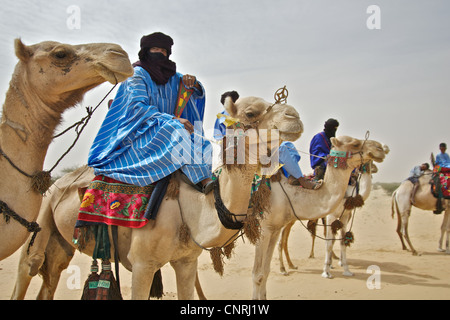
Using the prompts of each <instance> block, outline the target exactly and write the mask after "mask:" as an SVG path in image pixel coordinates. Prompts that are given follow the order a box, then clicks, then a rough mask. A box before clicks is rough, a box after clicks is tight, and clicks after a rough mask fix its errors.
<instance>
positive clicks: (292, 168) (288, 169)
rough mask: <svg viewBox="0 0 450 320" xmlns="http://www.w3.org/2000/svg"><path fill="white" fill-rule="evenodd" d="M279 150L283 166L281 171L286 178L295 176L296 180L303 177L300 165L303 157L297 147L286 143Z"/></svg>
mask: <svg viewBox="0 0 450 320" xmlns="http://www.w3.org/2000/svg"><path fill="white" fill-rule="evenodd" d="M279 150H280V154H279V157H280V158H279V159H280V163H282V164H283V167H282V168H281V169H282V170H283V173H284V175H285V176H286V178H288V177H289V176H293V177H294V178H296V179H298V178H301V177H303V173H302V170H301V169H300V166H299V164H298V162H299V161H300V159H301V157H300V154H299V153H298V151H297V148H295V145H294V144H293V143H292V142H289V141H284V142H282V143H281V144H280V149H279Z"/></svg>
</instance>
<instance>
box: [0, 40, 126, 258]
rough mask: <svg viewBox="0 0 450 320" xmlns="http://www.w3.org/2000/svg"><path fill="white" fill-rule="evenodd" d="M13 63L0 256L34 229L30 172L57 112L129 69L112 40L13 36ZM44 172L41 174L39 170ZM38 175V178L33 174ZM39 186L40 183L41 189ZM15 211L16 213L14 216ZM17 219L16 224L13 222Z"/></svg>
mask: <svg viewBox="0 0 450 320" xmlns="http://www.w3.org/2000/svg"><path fill="white" fill-rule="evenodd" d="M15 53H16V56H17V58H19V62H18V63H17V65H16V68H15V70H14V73H13V75H12V79H11V82H10V86H9V89H8V91H7V93H6V100H5V103H4V105H3V112H2V118H1V124H0V151H1V156H0V171H1V172H2V182H1V183H0V194H1V197H0V200H1V202H0V206H1V212H2V213H3V215H4V219H3V217H2V219H0V260H2V259H5V258H6V257H8V256H9V255H11V254H12V253H14V252H15V251H16V250H17V249H18V248H19V247H20V246H21V245H22V244H23V243H24V242H25V241H26V239H27V237H28V235H29V231H37V230H38V229H37V227H38V226H37V225H36V224H35V223H33V222H34V221H35V220H36V218H37V215H38V213H39V207H40V205H41V201H42V194H41V193H42V192H43V191H45V190H39V188H33V187H32V181H34V182H36V180H35V179H32V178H30V177H31V176H35V177H39V176H40V177H42V176H43V175H42V169H43V164H44V159H45V156H46V153H47V149H48V146H49V144H50V143H51V142H52V139H53V135H54V131H55V128H56V127H57V126H58V124H59V123H60V121H61V117H62V113H63V112H64V111H65V110H66V109H68V108H70V107H72V106H74V105H76V104H77V103H78V102H80V101H81V100H82V98H83V96H84V94H85V93H86V92H87V91H88V90H90V89H93V88H94V87H96V86H98V85H100V84H101V83H103V82H105V81H109V82H111V83H113V84H116V83H117V82H120V81H123V80H125V79H126V78H127V77H129V76H131V75H132V74H133V68H132V66H131V64H130V61H129V59H128V55H127V53H126V52H125V51H123V50H122V48H121V47H120V46H118V45H116V44H108V43H103V44H83V45H76V46H72V45H68V44H62V43H58V42H50V41H47V42H41V43H38V44H35V45H31V46H26V45H24V44H23V43H22V41H21V40H19V39H16V40H15ZM44 176H45V175H44ZM37 180H39V179H37ZM44 189H45V188H44ZM16 215H17V216H19V217H20V218H17V217H16ZM19 221H21V223H20V222H19Z"/></svg>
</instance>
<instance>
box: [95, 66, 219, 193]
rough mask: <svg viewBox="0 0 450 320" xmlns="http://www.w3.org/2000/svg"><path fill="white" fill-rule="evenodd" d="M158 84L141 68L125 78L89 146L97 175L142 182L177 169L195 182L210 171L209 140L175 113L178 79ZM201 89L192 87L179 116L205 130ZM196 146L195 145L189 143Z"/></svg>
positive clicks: (156, 179) (209, 173) (143, 183)
mask: <svg viewBox="0 0 450 320" xmlns="http://www.w3.org/2000/svg"><path fill="white" fill-rule="evenodd" d="M181 77H182V75H181V74H180V73H176V74H175V75H174V76H173V77H172V78H170V79H169V81H168V83H167V84H165V85H157V84H156V83H154V82H153V81H152V79H151V77H150V75H149V74H148V72H147V71H145V70H144V69H143V68H141V67H135V68H134V75H133V76H132V77H130V78H128V79H127V80H126V81H125V82H123V83H122V84H121V85H120V87H119V89H118V91H117V94H116V97H115V98H114V102H113V103H112V105H111V107H110V109H109V111H108V113H107V115H106V117H105V120H104V121H103V124H102V126H101V127H100V130H99V132H98V134H97V136H96V137H95V140H94V142H93V144H92V147H91V149H90V151H89V157H88V165H89V166H91V167H93V168H94V173H95V174H96V175H105V176H107V177H111V178H113V179H116V180H119V181H121V182H124V183H129V184H134V185H138V186H146V185H149V184H151V183H153V182H155V181H158V180H160V179H162V178H164V177H166V176H168V175H169V174H171V173H172V172H174V171H176V170H178V169H180V168H181V170H182V171H183V172H184V173H185V174H186V175H187V176H188V178H189V179H190V180H191V181H192V182H193V183H197V182H199V181H201V180H203V179H205V178H207V177H210V176H211V152H212V151H211V150H212V149H211V145H210V143H209V142H208V141H207V140H204V139H202V138H200V137H198V136H197V135H189V133H188V132H187V131H186V130H185V129H184V126H183V125H182V124H181V123H180V122H179V121H178V120H176V119H172V118H173V117H174V115H173V114H174V111H175V104H176V101H177V97H178V89H179V83H180V78H181ZM204 109H205V96H204V89H203V87H202V90H201V91H199V90H194V93H193V94H192V96H191V98H190V100H189V102H188V104H187V106H186V108H185V109H184V111H183V114H182V115H181V117H182V118H185V119H188V120H189V121H190V122H191V123H192V124H193V125H194V127H195V128H196V132H197V133H198V134H200V135H202V134H203V131H202V129H201V126H202V123H201V122H199V121H203V115H204ZM193 146H194V147H195V150H194V148H193Z"/></svg>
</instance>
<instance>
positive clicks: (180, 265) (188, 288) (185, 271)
mask: <svg viewBox="0 0 450 320" xmlns="http://www.w3.org/2000/svg"><path fill="white" fill-rule="evenodd" d="M170 264H171V265H172V267H173V268H174V270H175V275H176V280H177V295H178V300H193V299H194V287H195V279H196V278H197V277H196V274H197V257H195V258H194V259H193V258H191V257H186V258H183V259H180V260H177V261H172V262H170Z"/></svg>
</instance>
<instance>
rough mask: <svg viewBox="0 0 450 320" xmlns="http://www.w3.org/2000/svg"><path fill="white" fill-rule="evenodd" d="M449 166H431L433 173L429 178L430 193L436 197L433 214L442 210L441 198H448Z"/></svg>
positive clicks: (449, 194) (449, 192)
mask: <svg viewBox="0 0 450 320" xmlns="http://www.w3.org/2000/svg"><path fill="white" fill-rule="evenodd" d="M449 179H450V168H445V167H441V166H435V167H434V168H433V175H432V177H431V180H430V184H431V193H432V194H433V196H434V197H435V198H437V204H436V210H435V211H433V212H434V213H435V214H440V213H441V212H442V211H444V207H443V206H442V199H450V189H449Z"/></svg>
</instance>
